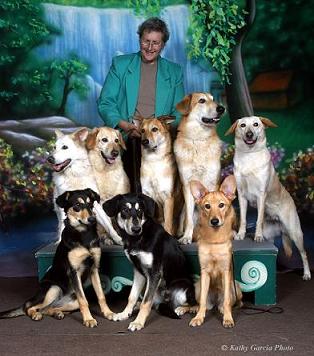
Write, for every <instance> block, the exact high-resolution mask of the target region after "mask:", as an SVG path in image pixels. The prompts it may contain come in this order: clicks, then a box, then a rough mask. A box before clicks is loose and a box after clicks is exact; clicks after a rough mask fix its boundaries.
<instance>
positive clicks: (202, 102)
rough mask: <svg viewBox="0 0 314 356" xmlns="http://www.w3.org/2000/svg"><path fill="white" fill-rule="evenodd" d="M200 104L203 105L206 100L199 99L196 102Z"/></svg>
mask: <svg viewBox="0 0 314 356" xmlns="http://www.w3.org/2000/svg"><path fill="white" fill-rule="evenodd" d="M198 102H199V103H200V104H204V103H205V102H206V100H205V99H204V98H201V99H200V100H199V101H198Z"/></svg>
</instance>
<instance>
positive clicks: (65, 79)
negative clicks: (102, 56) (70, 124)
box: [51, 56, 88, 115]
mask: <svg viewBox="0 0 314 356" xmlns="http://www.w3.org/2000/svg"><path fill="white" fill-rule="evenodd" d="M87 69H88V67H87V65H86V64H85V63H83V62H81V61H80V60H79V59H78V58H76V57H74V56H72V57H71V58H70V59H68V60H55V61H53V62H52V64H51V70H52V71H53V72H54V76H55V78H56V82H57V87H62V88H63V90H61V92H62V97H61V104H60V106H59V109H58V114H60V115H64V114H65V106H66V102H67V99H68V96H69V94H70V93H71V92H72V91H75V92H76V93H77V94H78V95H79V96H80V97H81V98H84V97H85V96H86V94H87V90H88V87H87V85H86V77H85V75H86V73H87Z"/></svg>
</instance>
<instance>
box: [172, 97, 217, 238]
mask: <svg viewBox="0 0 314 356" xmlns="http://www.w3.org/2000/svg"><path fill="white" fill-rule="evenodd" d="M218 107H219V105H218V104H217V103H215V102H214V100H213V97H212V96H211V95H210V94H209V93H193V94H190V95H187V96H185V97H184V99H183V100H182V101H181V102H180V103H178V104H177V106H176V108H177V110H178V111H179V112H180V113H182V119H181V122H180V125H179V127H178V135H177V138H176V140H175V143H174V153H175V157H176V161H177V164H178V170H179V175H180V180H181V183H182V187H183V194H184V202H185V226H184V234H183V237H182V238H181V239H180V242H182V243H191V242H192V235H193V229H194V224H193V212H194V201H193V197H192V195H191V191H190V185H189V183H190V181H191V180H193V179H194V180H199V181H201V182H202V183H203V184H204V185H205V186H206V188H208V189H210V190H215V189H217V184H218V181H219V177H220V156H221V141H220V139H219V137H218V135H217V132H216V124H217V122H218V121H219V118H220V115H221V113H220V114H219V113H218V112H217V108H218ZM222 109H223V108H222ZM204 118H208V119H214V120H212V122H210V123H209V122H208V123H206V122H204V121H203V119H204Z"/></svg>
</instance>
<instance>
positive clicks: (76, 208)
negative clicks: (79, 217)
mask: <svg viewBox="0 0 314 356" xmlns="http://www.w3.org/2000/svg"><path fill="white" fill-rule="evenodd" d="M73 210H74V211H76V212H77V213H78V212H79V211H80V210H81V205H80V204H79V203H77V204H75V205H73Z"/></svg>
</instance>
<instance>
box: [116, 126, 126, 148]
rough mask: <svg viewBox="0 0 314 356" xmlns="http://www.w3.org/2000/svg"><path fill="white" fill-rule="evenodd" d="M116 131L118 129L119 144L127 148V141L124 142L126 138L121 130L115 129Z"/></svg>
mask: <svg viewBox="0 0 314 356" xmlns="http://www.w3.org/2000/svg"><path fill="white" fill-rule="evenodd" d="M115 131H116V133H117V135H118V139H119V144H120V146H121V147H122V148H123V149H124V150H126V145H125V142H124V140H123V136H122V133H121V132H120V131H119V130H115Z"/></svg>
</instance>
